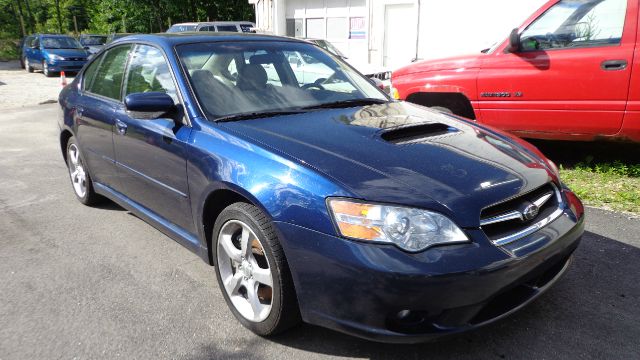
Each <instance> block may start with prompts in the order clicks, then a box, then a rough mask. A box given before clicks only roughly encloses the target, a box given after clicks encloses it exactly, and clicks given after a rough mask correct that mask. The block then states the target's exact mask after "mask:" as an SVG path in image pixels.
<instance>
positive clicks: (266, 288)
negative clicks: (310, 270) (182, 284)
mask: <svg viewBox="0 0 640 360" xmlns="http://www.w3.org/2000/svg"><path fill="white" fill-rule="evenodd" d="M212 235H213V236H212V245H213V246H212V251H213V252H214V254H213V255H214V259H216V264H215V269H216V277H217V279H218V284H219V286H220V290H221V291H222V294H223V296H224V299H225V301H226V302H227V305H228V306H229V308H230V309H231V311H232V312H233V315H234V316H235V317H236V318H237V319H238V321H240V323H241V324H242V325H244V326H245V327H246V328H248V329H249V330H251V331H253V332H254V333H256V334H257V335H260V336H269V335H275V334H277V333H280V332H282V331H284V330H286V329H288V328H290V327H293V326H295V325H296V324H298V323H299V322H300V312H299V310H298V303H297V298H296V294H295V289H294V286H293V280H292V279H291V273H290V272H289V266H288V264H287V260H286V259H285V256H284V252H283V250H282V246H281V245H280V242H279V240H278V237H277V235H276V232H275V229H274V227H273V224H272V223H271V221H270V220H269V219H268V218H267V216H266V215H265V214H264V213H263V212H262V211H261V210H260V209H258V208H257V207H255V206H253V205H251V204H247V203H235V204H232V205H230V206H228V207H227V208H225V209H224V210H223V211H222V212H221V213H220V216H218V218H217V219H216V222H215V225H214V228H213V234H212Z"/></svg>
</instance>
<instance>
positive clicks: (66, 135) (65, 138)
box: [60, 129, 73, 162]
mask: <svg viewBox="0 0 640 360" xmlns="http://www.w3.org/2000/svg"><path fill="white" fill-rule="evenodd" d="M72 136H73V134H72V133H71V131H70V130H69V129H63V130H62V131H61V132H60V151H62V158H63V159H64V161H65V162H67V144H68V143H69V139H71V137H72Z"/></svg>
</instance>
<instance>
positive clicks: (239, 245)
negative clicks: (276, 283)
mask: <svg viewBox="0 0 640 360" xmlns="http://www.w3.org/2000/svg"><path fill="white" fill-rule="evenodd" d="M217 260H218V271H219V272H220V278H221V279H222V283H223V284H224V290H225V291H226V293H227V295H228V296H229V299H230V300H231V303H232V304H233V306H234V307H235V309H236V310H237V311H238V312H239V313H240V314H241V315H242V316H243V317H244V318H245V319H247V320H249V321H252V322H261V321H264V320H265V319H266V318H267V317H268V316H269V314H270V313H271V306H272V294H273V277H272V275H271V268H270V266H269V261H268V259H267V256H266V255H265V253H264V247H263V245H262V243H261V242H260V239H258V237H257V236H256V234H255V233H254V232H253V230H251V228H250V227H249V225H247V224H245V223H243V222H242V221H239V220H229V221H227V222H226V223H225V224H224V225H223V226H222V228H221V229H220V232H219V234H218V246H217Z"/></svg>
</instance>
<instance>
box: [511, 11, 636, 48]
mask: <svg viewBox="0 0 640 360" xmlns="http://www.w3.org/2000/svg"><path fill="white" fill-rule="evenodd" d="M626 11H627V0H562V1H560V2H558V3H557V4H556V5H554V6H552V7H551V8H549V9H548V10H547V11H546V12H545V13H544V14H542V15H541V16H540V17H539V18H538V19H536V20H535V21H534V22H533V23H532V24H531V25H529V27H528V28H527V29H526V30H525V31H523V32H522V34H521V36H520V38H521V44H522V47H521V50H522V51H535V50H549V49H563V48H576V47H586V46H589V47H591V46H606V45H617V44H619V43H620V39H621V38H622V30H623V29H624V21H625V15H626Z"/></svg>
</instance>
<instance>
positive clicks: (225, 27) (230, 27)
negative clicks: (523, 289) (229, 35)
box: [218, 25, 238, 32]
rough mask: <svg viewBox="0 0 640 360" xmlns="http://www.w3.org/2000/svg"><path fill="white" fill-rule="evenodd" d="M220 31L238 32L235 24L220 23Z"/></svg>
mask: <svg viewBox="0 0 640 360" xmlns="http://www.w3.org/2000/svg"><path fill="white" fill-rule="evenodd" d="M218 31H227V32H238V28H237V27H236V26H235V25H218Z"/></svg>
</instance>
